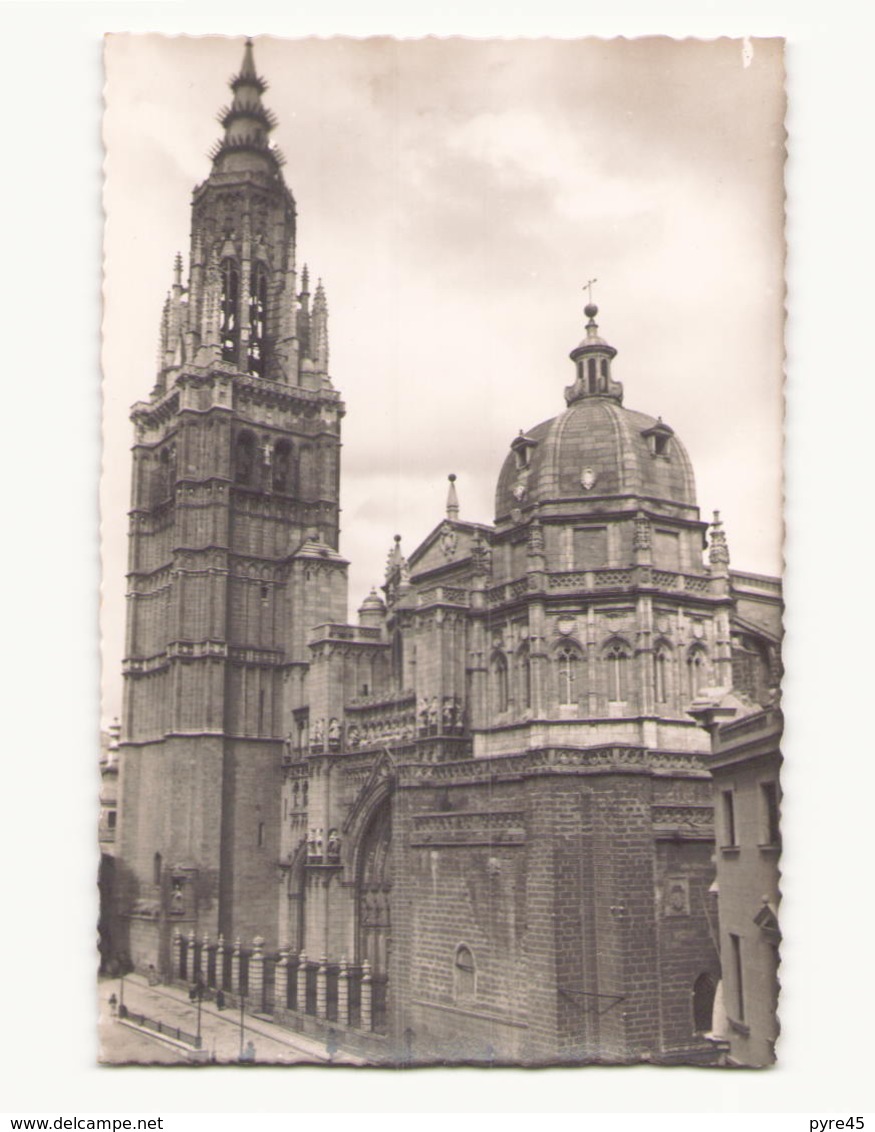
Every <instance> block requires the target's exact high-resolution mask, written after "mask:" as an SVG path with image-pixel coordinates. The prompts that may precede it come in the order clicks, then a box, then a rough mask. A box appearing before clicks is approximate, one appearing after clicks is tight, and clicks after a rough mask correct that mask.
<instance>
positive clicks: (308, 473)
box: [298, 444, 316, 500]
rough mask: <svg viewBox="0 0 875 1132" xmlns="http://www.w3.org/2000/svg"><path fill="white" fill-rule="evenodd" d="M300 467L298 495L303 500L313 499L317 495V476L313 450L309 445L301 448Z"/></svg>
mask: <svg viewBox="0 0 875 1132" xmlns="http://www.w3.org/2000/svg"><path fill="white" fill-rule="evenodd" d="M299 461H300V463H299V465H298V494H299V495H300V497H301V498H302V499H307V500H310V499H313V498H314V496H315V495H316V482H315V481H316V475H315V471H316V469H315V465H314V457H313V449H312V447H311V446H310V445H309V444H304V445H302V446H301V449H300V453H299Z"/></svg>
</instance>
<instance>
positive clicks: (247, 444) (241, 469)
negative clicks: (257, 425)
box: [234, 432, 255, 483]
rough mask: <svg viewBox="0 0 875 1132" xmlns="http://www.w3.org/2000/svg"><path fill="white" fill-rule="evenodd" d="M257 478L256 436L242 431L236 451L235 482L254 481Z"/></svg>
mask: <svg viewBox="0 0 875 1132" xmlns="http://www.w3.org/2000/svg"><path fill="white" fill-rule="evenodd" d="M254 479H255V437H254V436H253V435H252V433H251V432H241V433H240V434H239V435H238V437H237V443H236V445H235V452H234V482H235V483H252V482H253V481H254Z"/></svg>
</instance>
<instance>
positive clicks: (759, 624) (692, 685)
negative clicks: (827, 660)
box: [97, 34, 785, 1068]
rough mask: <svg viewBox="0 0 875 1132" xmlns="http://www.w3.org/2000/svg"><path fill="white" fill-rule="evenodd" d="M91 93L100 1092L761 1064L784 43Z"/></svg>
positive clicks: (776, 633)
mask: <svg viewBox="0 0 875 1132" xmlns="http://www.w3.org/2000/svg"><path fill="white" fill-rule="evenodd" d="M105 66H106V88H105V118H104V129H103V140H104V144H105V148H106V160H105V178H106V179H105V189H104V206H105V212H106V233H105V245H104V252H105V260H104V269H105V275H104V313H103V355H102V358H103V381H104V454H103V476H102V484H101V524H102V572H103V577H102V608H101V638H102V650H103V655H102V673H103V676H102V681H103V682H102V742H101V749H100V788H101V809H100V830H99V841H100V878H99V891H100V910H99V916H100V923H99V964H100V974H99V978H98V987H97V990H98V997H99V1011H100V1059H101V1061H102V1062H103V1063H105V1064H110V1065H112V1064H130V1063H134V1064H177V1063H181V1064H190V1065H192V1066H200V1065H209V1064H215V1063H218V1064H224V1065H228V1064H251V1063H262V1064H292V1063H299V1064H300V1063H304V1064H311V1065H323V1064H331V1065H344V1066H403V1067H416V1066H429V1065H444V1066H452V1065H480V1066H550V1065H553V1066H560V1065H565V1066H587V1065H593V1064H601V1065H631V1064H640V1063H648V1064H651V1065H664V1066H678V1065H685V1066H701V1067H713V1068H720V1067H727V1068H728V1067H733V1066H734V1067H738V1066H744V1067H758V1068H762V1067H767V1066H769V1065H771V1064H772V1063H773V1062H774V1061H775V1059H776V1057H777V1058H778V1060H779V1061H780V1040H779V1033H780V1026H779V986H780V949H781V938H782V937H781V926H780V924H781V914H780V900H781V885H780V850H781V809H782V794H781V775H780V764H781V754H780V741H781V734H782V713H781V707H780V703H781V678H782V633H783V621H782V616H783V598H782V580H781V577H782V569H783V558H782V540H783V523H782V470H781V456H782V427H783V424H782V422H783V382H784V365H785V361H784V359H785V351H784V318H785V283H784V265H785V237H784V167H785V124H784V121H785V89H784V44H783V41H782V40H781V39H780V38H756V37H753V38H750V37H748V38H729V37H727V38H718V39H713V40H708V41H705V40H695V39H671V38H668V37H659V36H654V37H644V38H640V39H597V38H580V39H569V40H562V41H560V40H550V39H540V40H534V39H529V40H526V39H518V40H512V39H507V40H503V39H485V40H481V41H472V40H465V39H461V38H449V39H437V38H426V39H410V40H401V39H393V38H390V37H375V38H365V39H358V40H354V39H348V38H342V37H337V38H327V39H315V38H314V39H298V40H291V39H288V40H284V39H280V38H272V37H259V36H256V37H255V38H254V39H246V38H245V37H242V36H241V37H236V38H234V37H219V36H214V37H210V36H206V37H200V38H198V37H169V36H160V35H131V34H113V35H109V36H108V37H107V38H106V42H105Z"/></svg>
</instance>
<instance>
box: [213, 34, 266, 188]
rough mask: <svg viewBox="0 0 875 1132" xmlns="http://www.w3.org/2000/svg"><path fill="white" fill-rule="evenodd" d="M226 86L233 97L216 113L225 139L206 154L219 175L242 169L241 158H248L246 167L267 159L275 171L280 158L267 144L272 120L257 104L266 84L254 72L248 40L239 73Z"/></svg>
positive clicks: (259, 103)
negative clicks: (228, 104) (208, 154)
mask: <svg viewBox="0 0 875 1132" xmlns="http://www.w3.org/2000/svg"><path fill="white" fill-rule="evenodd" d="M230 87H231V90H232V92H233V94H234V98H233V100H232V102H231V105H230V106H225V107H223V108H222V110H221V111H220V112H219V122H220V123H221V124H222V126H223V128H224V130H225V136H224V137H223V138H222V140H221V141H218V142H216V144H215V146H214V147H213V150H212V152H211V153H210V157H212V159H213V162H214V166H215V168H216V169H221V170H222V171H223V172H225V171H228V170H236V169H238V168H242V167H243V165H241V161H242V160H243V159H244V157H245V158H247V159H248V162H246V167H247V168H248V167H250V166H252V165H253V160H254V161H255V163H256V164H260V165H262V166H263V162H264V158H265V157H267V158H268V160H269V162H270V165H271V168H272V171H276V169H277V168H278V167H279V166H280V165H282V163H283V158H282V155H281V154H280V152H279V150H277V149H276V148H275V147H273V146H271V145H270V143H269V141H268V134H269V133H270V131H271V130H272V129H273V128H274V126H276V117H275V115H274V114H273V111H271V110H268V109H267V108H266V107H265V106H264V105H263V103H262V101H261V96H262V95H263V94H264V92H265V91H266V90H267V83H266V82H265V80H264V79H263V78H262V77H261V76H260V75H259V74H258V71H257V70H256V69H255V56H254V52H253V46H252V40H251V39H247V40H246V46H245V47H244V49H243V62H242V63H241V64H240V70H239V71H238V72H237V74H236V75H234V76H233V77H232V78H231V80H230ZM255 155H257V156H255Z"/></svg>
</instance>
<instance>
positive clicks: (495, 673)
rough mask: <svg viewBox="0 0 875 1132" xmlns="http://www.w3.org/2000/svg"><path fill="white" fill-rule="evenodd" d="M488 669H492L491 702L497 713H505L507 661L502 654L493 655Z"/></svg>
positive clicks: (506, 701) (506, 703) (506, 702)
mask: <svg viewBox="0 0 875 1132" xmlns="http://www.w3.org/2000/svg"><path fill="white" fill-rule="evenodd" d="M490 667H491V669H492V695H493V702H494V703H495V710H496V711H498V712H503V711H507V706H508V687H507V660H506V659H505V657H504V656H503V654H502V653H500V652H496V653H493V656H492V664H491V666H490Z"/></svg>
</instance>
